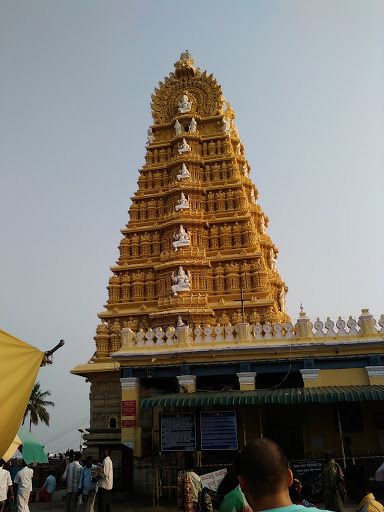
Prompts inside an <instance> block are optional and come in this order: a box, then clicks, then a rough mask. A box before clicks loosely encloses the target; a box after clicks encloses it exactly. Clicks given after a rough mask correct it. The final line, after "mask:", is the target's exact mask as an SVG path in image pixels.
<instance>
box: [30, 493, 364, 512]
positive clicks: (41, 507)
mask: <svg viewBox="0 0 384 512" xmlns="http://www.w3.org/2000/svg"><path fill="white" fill-rule="evenodd" d="M65 495H66V491H65V490H63V489H60V490H59V491H56V492H55V493H54V495H53V500H52V501H51V502H50V503H39V502H37V503H30V505H29V508H30V510H31V512H51V511H52V512H58V511H59V510H64V506H65ZM316 505H317V508H319V509H322V508H324V507H323V504H322V503H318V504H316ZM356 508H357V503H355V502H352V501H348V502H347V503H346V505H345V512H355V511H356ZM176 510H177V509H176V504H172V503H167V502H166V501H164V505H163V506H161V507H156V508H155V509H154V508H153V507H152V496H150V497H149V498H148V500H146V499H140V500H138V499H132V498H130V497H129V495H127V493H123V492H115V493H112V511H113V512H154V511H155V512H176ZM79 512H82V510H81V509H80V510H79ZM95 512H97V506H96V508H95Z"/></svg>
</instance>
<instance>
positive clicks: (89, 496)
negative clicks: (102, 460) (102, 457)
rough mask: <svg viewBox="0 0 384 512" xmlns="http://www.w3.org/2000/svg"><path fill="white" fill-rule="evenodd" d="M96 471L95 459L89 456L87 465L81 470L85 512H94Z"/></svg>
mask: <svg viewBox="0 0 384 512" xmlns="http://www.w3.org/2000/svg"><path fill="white" fill-rule="evenodd" d="M96 469H97V466H95V464H93V458H92V457H91V456H88V457H87V459H86V464H85V466H84V467H83V469H82V470H81V474H80V481H79V490H80V491H81V493H82V494H83V508H84V510H85V512H93V506H94V503H95V496H96Z"/></svg>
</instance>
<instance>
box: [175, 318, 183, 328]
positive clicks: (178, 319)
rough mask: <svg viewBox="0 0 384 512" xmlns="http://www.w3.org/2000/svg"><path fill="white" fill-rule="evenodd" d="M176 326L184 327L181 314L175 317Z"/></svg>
mask: <svg viewBox="0 0 384 512" xmlns="http://www.w3.org/2000/svg"><path fill="white" fill-rule="evenodd" d="M176 325H177V327H184V325H185V323H184V322H183V319H182V318H181V315H179V316H178V317H177V324H176Z"/></svg>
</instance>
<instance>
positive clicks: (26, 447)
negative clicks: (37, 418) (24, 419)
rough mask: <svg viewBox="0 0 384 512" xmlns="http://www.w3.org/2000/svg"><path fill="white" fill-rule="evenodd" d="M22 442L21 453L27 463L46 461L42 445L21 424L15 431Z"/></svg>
mask: <svg viewBox="0 0 384 512" xmlns="http://www.w3.org/2000/svg"><path fill="white" fill-rule="evenodd" d="M17 435H18V436H19V437H20V439H21V442H22V443H23V447H22V455H23V459H24V460H25V462H26V463H27V464H31V463H32V462H48V457H47V456H46V454H45V452H44V446H43V445H42V444H41V443H40V441H38V440H37V439H36V438H35V437H33V435H32V434H31V433H30V432H28V430H27V429H25V428H24V427H23V426H21V427H20V428H19V430H18V432H17Z"/></svg>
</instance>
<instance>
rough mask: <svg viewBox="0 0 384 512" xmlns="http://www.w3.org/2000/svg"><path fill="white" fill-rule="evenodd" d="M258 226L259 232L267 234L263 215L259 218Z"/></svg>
mask: <svg viewBox="0 0 384 512" xmlns="http://www.w3.org/2000/svg"><path fill="white" fill-rule="evenodd" d="M260 228H261V232H262V233H263V235H266V234H267V228H266V226H265V220H264V215H262V216H261V219H260Z"/></svg>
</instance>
